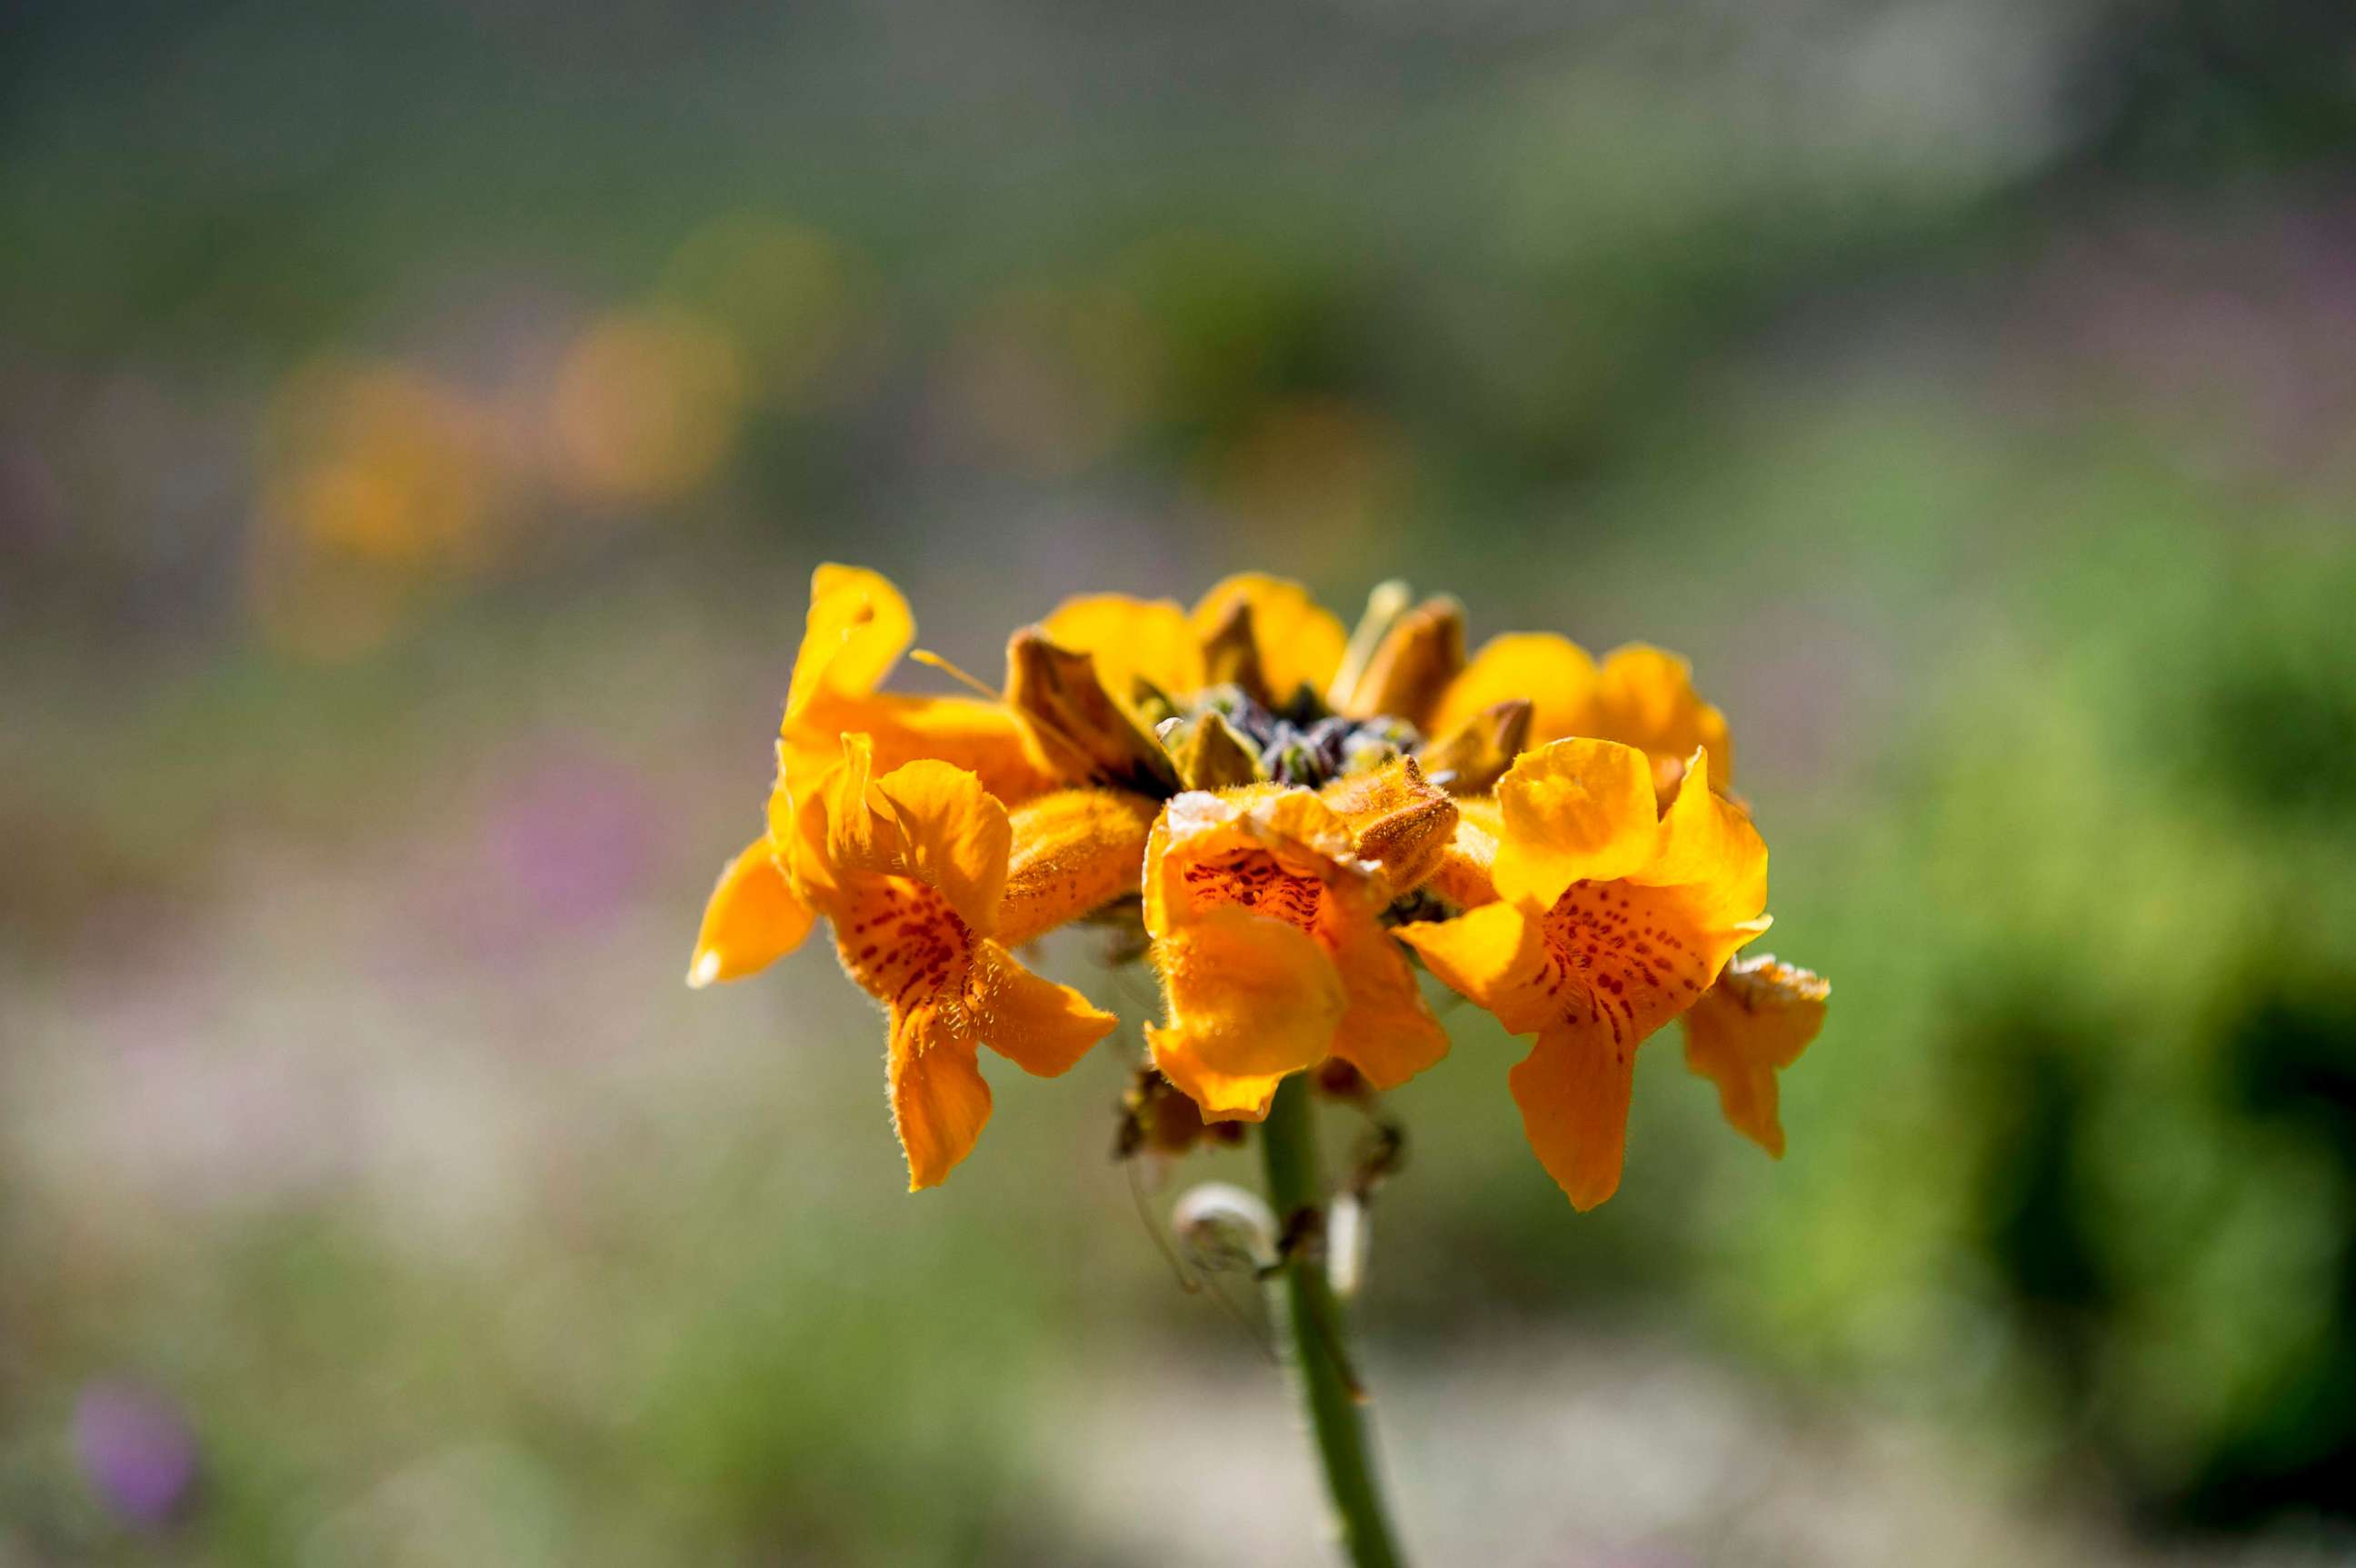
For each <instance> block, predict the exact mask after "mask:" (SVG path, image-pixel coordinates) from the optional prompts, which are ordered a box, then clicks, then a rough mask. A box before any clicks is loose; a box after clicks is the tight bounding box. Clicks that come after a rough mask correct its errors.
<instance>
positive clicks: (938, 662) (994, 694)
mask: <svg viewBox="0 0 2356 1568" xmlns="http://www.w3.org/2000/svg"><path fill="white" fill-rule="evenodd" d="M908 657H909V658H911V659H913V660H916V662H917V663H919V664H922V665H926V666H927V667H928V668H931V669H934V670H937V671H940V672H941V673H942V674H944V675H946V676H948V678H949V679H950V680H952V681H960V682H964V683H965V684H966V685H968V686H970V687H971V688H973V690H974V691H976V692H978V693H980V694H981V695H982V696H985V697H987V698H989V699H990V700H991V702H993V703H995V702H999V701H1001V700H1002V699H1001V695H1000V693H999V692H998V690H997V688H995V687H992V686H985V685H983V684H982V683H981V682H979V681H977V680H975V679H974V678H973V677H972V676H970V675H969V674H967V673H966V672H965V671H962V670H960V669H958V667H957V666H956V665H954V664H952V663H950V662H949V661H948V660H946V659H944V658H942V657H941V656H940V655H939V654H937V653H935V652H934V651H933V650H931V649H929V648H912V649H910V650H908Z"/></svg>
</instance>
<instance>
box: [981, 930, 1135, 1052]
mask: <svg viewBox="0 0 2356 1568" xmlns="http://www.w3.org/2000/svg"><path fill="white" fill-rule="evenodd" d="M966 986H967V989H966V1003H967V1005H968V1007H969V1009H970V1012H971V1015H972V1026H973V1030H974V1033H975V1034H976V1035H977V1036H980V1040H981V1043H982V1044H983V1045H985V1046H988V1047H990V1048H991V1050H993V1051H996V1052H997V1053H998V1054H999V1055H1000V1056H1002V1057H1004V1058H1006V1059H1007V1060H1008V1061H1011V1062H1012V1063H1013V1064H1014V1065H1015V1066H1017V1067H1019V1068H1021V1069H1023V1071H1024V1072H1027V1073H1031V1074H1033V1075H1034V1076H1036V1077H1039V1078H1055V1077H1057V1076H1058V1075H1060V1074H1063V1073H1066V1072H1069V1071H1070V1070H1071V1069H1072V1064H1073V1063H1075V1062H1076V1061H1078V1060H1079V1059H1080V1058H1082V1057H1084V1056H1086V1055H1087V1053H1088V1047H1091V1046H1093V1045H1095V1044H1096V1043H1097V1042H1098V1040H1101V1039H1103V1038H1104V1037H1105V1036H1107V1035H1109V1034H1111V1033H1112V1031H1113V1027H1114V1026H1115V1025H1117V1024H1119V1022H1120V1020H1119V1019H1118V1018H1116V1017H1114V1016H1113V1015H1111V1014H1109V1013H1108V1012H1106V1011H1105V1010H1104V1009H1102V1008H1101V1007H1098V1006H1096V1005H1095V1004H1092V1003H1090V1002H1089V1001H1088V999H1087V997H1085V996H1083V995H1081V994H1080V993H1078V992H1076V991H1075V990H1073V989H1072V988H1071V987H1070V986H1068V985H1058V984H1056V983H1055V982H1054V981H1052V980H1044V979H1042V978H1041V977H1040V976H1038V975H1035V974H1033V973H1032V972H1030V971H1029V970H1028V969H1026V968H1024V967H1023V964H1022V963H1021V961H1018V960H1017V959H1016V958H1015V957H1014V955H1013V954H1012V953H1010V952H1008V951H1007V950H1005V949H1004V948H1002V947H1001V946H999V945H998V944H997V943H996V942H992V941H984V942H980V943H978V944H976V946H975V950H974V955H973V968H972V972H971V974H970V976H969V979H968V981H967V983H966Z"/></svg>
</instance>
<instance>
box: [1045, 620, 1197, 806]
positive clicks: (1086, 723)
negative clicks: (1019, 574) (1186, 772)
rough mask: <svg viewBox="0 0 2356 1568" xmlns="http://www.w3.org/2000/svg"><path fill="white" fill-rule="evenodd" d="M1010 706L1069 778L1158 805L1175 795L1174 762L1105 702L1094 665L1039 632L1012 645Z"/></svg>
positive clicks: (1110, 702)
mask: <svg viewBox="0 0 2356 1568" xmlns="http://www.w3.org/2000/svg"><path fill="white" fill-rule="evenodd" d="M1006 702H1007V705H1008V706H1009V707H1011V708H1012V709H1013V710H1014V713H1015V716H1016V717H1017V718H1019V719H1020V720H1022V722H1023V728H1024V729H1025V730H1027V731H1028V732H1029V733H1030V736H1031V738H1032V740H1033V743H1034V744H1036V746H1038V748H1039V750H1040V752H1041V754H1042V755H1043V756H1044V757H1045V759H1046V761H1047V763H1048V765H1049V766H1050V767H1051V768H1054V769H1055V771H1056V772H1058V773H1060V774H1062V775H1063V776H1064V777H1065V778H1066V779H1071V780H1073V781H1074V782H1076V783H1086V784H1103V785H1108V786H1110V787H1112V788H1114V789H1131V790H1135V791H1136V792H1138V793H1140V794H1144V795H1153V796H1157V797H1162V796H1169V795H1173V794H1175V793H1177V791H1178V775H1177V771H1176V770H1175V769H1174V768H1172V767H1171V765H1170V757H1169V755H1168V754H1167V753H1165V752H1164V751H1163V750H1162V746H1161V744H1160V743H1159V742H1157V741H1156V740H1155V739H1154V738H1153V737H1152V736H1150V735H1148V734H1147V733H1146V732H1145V731H1144V730H1143V729H1142V728H1141V727H1139V725H1138V723H1137V721H1136V720H1135V719H1134V718H1132V717H1130V714H1129V711H1128V710H1127V709H1125V708H1123V707H1122V706H1121V705H1120V704H1119V703H1116V702H1114V701H1113V700H1112V698H1111V697H1109V696H1108V695H1107V694H1106V693H1105V689H1104V685H1103V683H1102V682H1099V681H1098V679H1097V670H1096V661H1095V660H1092V659H1090V658H1089V657H1088V656H1087V654H1085V653H1075V652H1073V651H1072V650H1070V649H1068V648H1059V647H1057V646H1056V645H1055V643H1052V642H1050V641H1048V640H1047V639H1046V637H1045V635H1044V634H1043V633H1042V632H1041V631H1040V630H1039V629H1038V628H1036V627H1027V628H1024V629H1023V630H1021V631H1018V632H1016V633H1015V634H1014V637H1013V639H1012V641H1011V642H1009V643H1008V644H1007V645H1006Z"/></svg>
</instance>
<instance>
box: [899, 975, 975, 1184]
mask: <svg viewBox="0 0 2356 1568" xmlns="http://www.w3.org/2000/svg"><path fill="white" fill-rule="evenodd" d="M886 1060H887V1068H886V1081H887V1086H888V1090H889V1093H890V1096H891V1102H892V1129H893V1131H894V1133H897V1134H898V1135H899V1139H900V1148H901V1151H902V1153H904V1154H905V1155H906V1156H907V1160H908V1190H909V1191H910V1192H920V1191H922V1190H923V1189H925V1188H926V1187H938V1186H939V1185H940V1184H941V1182H942V1181H943V1180H945V1179H946V1178H947V1177H948V1174H949V1172H950V1170H951V1169H952V1168H954V1167H955V1166H956V1165H957V1163H958V1161H959V1160H962V1159H964V1158H965V1157H966V1155H969V1154H971V1153H972V1152H973V1145H974V1140H975V1139H977V1138H979V1137H980V1136H981V1129H982V1125H983V1123H985V1122H988V1121H989V1120H990V1085H989V1084H987V1083H985V1082H983V1081H982V1077H981V1069H980V1066H979V1065H978V1064H977V1063H976V1062H975V1060H974V1052H973V1042H972V1041H971V1040H969V1039H967V1038H964V1037H963V1036H961V1035H960V1033H959V1032H958V1030H957V1029H955V1028H954V1027H952V1026H950V1024H949V1021H948V1018H947V1017H946V1016H945V1015H943V1013H942V1012H941V1011H940V1010H939V1009H938V1008H937V1007H934V1006H932V1005H931V1004H923V1005H918V1006H915V1007H911V1008H908V1009H906V1010H905V1011H902V1010H897V1009H895V1010H894V1013H893V1015H892V1037H891V1045H890V1048H889V1054H888V1056H887V1058H886Z"/></svg>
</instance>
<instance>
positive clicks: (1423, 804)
mask: <svg viewBox="0 0 2356 1568" xmlns="http://www.w3.org/2000/svg"><path fill="white" fill-rule="evenodd" d="M1319 798H1320V799H1321V800H1323V801H1324V802H1325V803H1326V804H1327V805H1328V806H1331V807H1332V808H1333V811H1335V813H1336V814H1338V815H1339V816H1340V817H1341V819H1342V820H1343V821H1344V822H1346V823H1348V824H1349V828H1350V833H1351V837H1352V839H1353V840H1354V841H1355V848H1356V851H1357V855H1358V858H1359V859H1361V860H1365V861H1373V862H1376V863H1377V864H1379V865H1381V866H1382V868H1383V875H1384V877H1385V878H1386V879H1387V881H1388V882H1389V884H1390V892H1391V897H1394V898H1396V897H1399V896H1400V895H1401V894H1404V893H1410V892H1413V891H1414V890H1415V889H1416V888H1418V887H1419V886H1422V885H1423V882H1424V879H1425V878H1427V877H1429V876H1430V875H1431V874H1432V872H1433V871H1435V870H1436V869H1438V867H1439V865H1440V856H1441V855H1442V854H1445V853H1446V851H1447V849H1448V844H1449V840H1450V839H1451V837H1452V836H1453V834H1454V833H1455V832H1456V818H1457V809H1456V802H1455V800H1453V799H1451V797H1450V796H1449V793H1448V791H1447V790H1445V789H1440V788H1439V787H1438V786H1436V785H1434V784H1431V783H1430V782H1429V781H1428V780H1426V779H1425V778H1424V776H1423V769H1422V768H1420V767H1419V766H1418V765H1417V763H1416V760H1415V758H1414V757H1400V758H1398V760H1397V761H1394V762H1389V763H1386V764H1385V765H1384V766H1382V767H1380V768H1375V769H1373V770H1372V771H1370V772H1366V773H1358V774H1352V775H1350V776H1348V777H1345V778H1342V779H1335V780H1333V782H1332V783H1331V784H1328V785H1326V786H1325V788H1324V789H1322V790H1320V791H1319Z"/></svg>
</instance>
